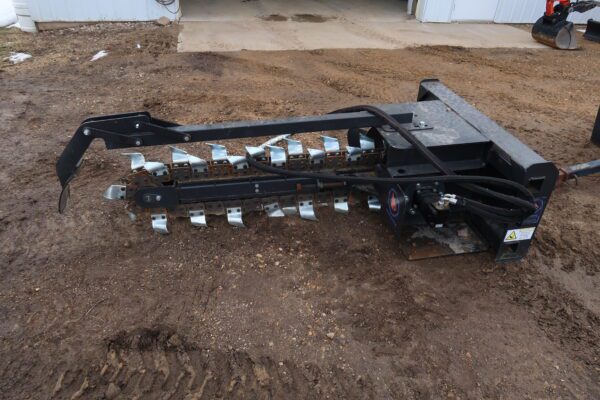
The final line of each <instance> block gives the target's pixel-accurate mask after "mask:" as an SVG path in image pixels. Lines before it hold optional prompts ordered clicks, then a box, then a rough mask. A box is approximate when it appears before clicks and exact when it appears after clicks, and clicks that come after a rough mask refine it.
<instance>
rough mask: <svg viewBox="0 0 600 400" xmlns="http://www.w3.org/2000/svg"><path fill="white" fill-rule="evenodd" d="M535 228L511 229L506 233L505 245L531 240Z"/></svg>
mask: <svg viewBox="0 0 600 400" xmlns="http://www.w3.org/2000/svg"><path fill="white" fill-rule="evenodd" d="M533 232H535V228H521V229H511V230H508V231H506V236H504V243H510V242H519V241H521V240H530V239H531V238H532V237H533Z"/></svg>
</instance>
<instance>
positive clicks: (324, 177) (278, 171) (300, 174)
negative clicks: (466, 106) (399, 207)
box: [246, 155, 536, 212]
mask: <svg viewBox="0 0 600 400" xmlns="http://www.w3.org/2000/svg"><path fill="white" fill-rule="evenodd" d="M246 161H247V162H248V164H249V165H250V166H252V167H254V168H256V169H258V170H261V171H264V172H268V173H271V174H275V175H281V176H291V177H296V178H309V179H315V180H321V181H334V182H348V183H354V184H362V185H373V184H388V185H393V184H397V185H406V184H411V183H429V182H443V183H484V184H489V185H496V186H502V187H506V188H510V189H514V190H519V191H523V190H525V191H527V189H526V188H524V187H522V185H520V184H518V183H515V182H513V181H509V180H507V179H502V178H495V177H492V176H469V175H443V176H423V177H415V178H382V177H364V176H349V175H336V174H325V173H320V172H319V173H315V172H308V171H294V170H289V169H284V168H279V167H273V166H271V165H266V164H263V163H262V162H259V161H257V160H255V159H254V158H253V157H252V156H250V155H246ZM527 206H529V208H531V211H532V212H533V211H535V209H536V208H535V205H533V204H530V203H527Z"/></svg>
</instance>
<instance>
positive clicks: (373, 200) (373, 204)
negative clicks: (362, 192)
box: [367, 196, 381, 212]
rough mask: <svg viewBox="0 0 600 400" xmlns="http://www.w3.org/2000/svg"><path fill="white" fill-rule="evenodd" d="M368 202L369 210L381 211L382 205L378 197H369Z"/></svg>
mask: <svg viewBox="0 0 600 400" xmlns="http://www.w3.org/2000/svg"><path fill="white" fill-rule="evenodd" d="M367 202H368V203H369V210H371V211H376V212H377V211H380V210H381V203H380V202H379V199H378V198H377V197H376V196H369V197H368V199H367Z"/></svg>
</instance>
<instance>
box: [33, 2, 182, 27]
mask: <svg viewBox="0 0 600 400" xmlns="http://www.w3.org/2000/svg"><path fill="white" fill-rule="evenodd" d="M27 3H28V5H29V11H30V12H31V17H32V18H33V20H34V21H36V22H84V21H152V20H156V19H158V18H160V17H162V16H165V17H167V18H169V19H171V20H173V19H176V18H177V15H176V14H174V13H176V12H177V11H178V10H179V0H176V1H175V3H174V4H172V5H170V6H168V9H169V10H170V11H171V12H170V11H169V10H167V8H165V7H164V6H162V5H160V4H158V3H157V2H156V1H154V0H27Z"/></svg>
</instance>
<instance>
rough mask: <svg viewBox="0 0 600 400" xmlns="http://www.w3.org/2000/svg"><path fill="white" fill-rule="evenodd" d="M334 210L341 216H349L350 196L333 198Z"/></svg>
mask: <svg viewBox="0 0 600 400" xmlns="http://www.w3.org/2000/svg"><path fill="white" fill-rule="evenodd" d="M333 208H334V210H335V211H336V212H339V213H341V214H348V196H337V197H334V198H333Z"/></svg>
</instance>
